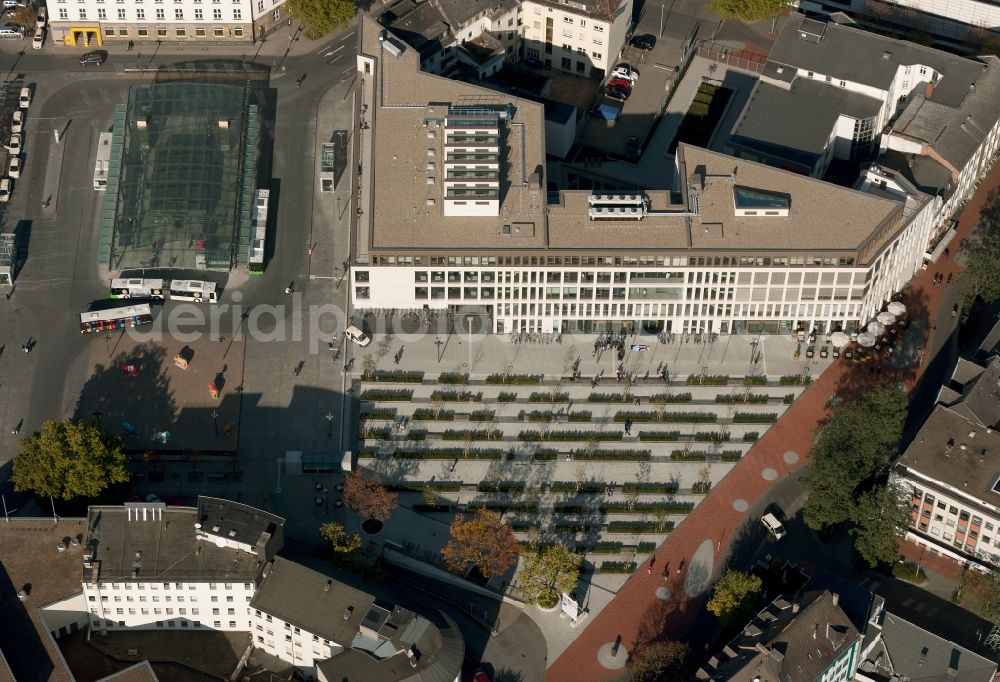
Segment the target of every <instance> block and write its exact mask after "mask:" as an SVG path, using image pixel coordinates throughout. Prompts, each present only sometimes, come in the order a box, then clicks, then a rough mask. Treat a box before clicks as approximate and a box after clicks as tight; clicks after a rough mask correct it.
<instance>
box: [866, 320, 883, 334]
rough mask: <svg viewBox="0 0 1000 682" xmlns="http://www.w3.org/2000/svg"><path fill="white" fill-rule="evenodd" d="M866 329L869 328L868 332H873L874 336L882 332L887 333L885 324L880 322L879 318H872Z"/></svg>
mask: <svg viewBox="0 0 1000 682" xmlns="http://www.w3.org/2000/svg"><path fill="white" fill-rule="evenodd" d="M865 329H867V330H868V333H869V334H872V335H873V336H881V335H882V334H884V333H885V325H884V324H882V323H881V322H879V321H878V320H872V321H871V322H869V323H868V326H867V327H865Z"/></svg>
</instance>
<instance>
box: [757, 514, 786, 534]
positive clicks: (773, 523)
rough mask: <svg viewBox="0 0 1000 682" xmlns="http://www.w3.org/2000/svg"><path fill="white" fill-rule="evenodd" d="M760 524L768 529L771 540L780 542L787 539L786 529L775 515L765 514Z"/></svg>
mask: <svg viewBox="0 0 1000 682" xmlns="http://www.w3.org/2000/svg"><path fill="white" fill-rule="evenodd" d="M760 522H761V523H762V524H764V528H766V529H767V532H768V534H769V535H770V536H771V539H773V540H780V539H781V538H783V537H785V535H786V533H785V527H784V526H782V525H781V521H779V520H778V517H777V516H775V515H774V514H771V513H770V512H769V513H767V514H764V516H762V517H761V518H760Z"/></svg>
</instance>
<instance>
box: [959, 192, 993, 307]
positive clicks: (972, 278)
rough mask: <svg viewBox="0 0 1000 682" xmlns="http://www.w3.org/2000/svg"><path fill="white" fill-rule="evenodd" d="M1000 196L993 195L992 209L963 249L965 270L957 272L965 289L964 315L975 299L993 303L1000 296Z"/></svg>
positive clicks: (962, 288) (981, 220)
mask: <svg viewBox="0 0 1000 682" xmlns="http://www.w3.org/2000/svg"><path fill="white" fill-rule="evenodd" d="M998 208H1000V198H997V199H994V201H993V205H992V206H991V207H990V210H988V211H984V212H983V213H984V215H983V217H982V218H981V219H980V221H979V225H978V227H977V228H976V231H975V232H974V233H973V234H972V236H971V237H970V238H969V239H967V240H966V241H965V246H963V247H962V252H963V254H964V256H965V271H964V272H962V273H961V274H960V275H959V276H958V285H959V291H961V292H962V310H963V311H964V312H963V315H968V313H969V311H970V310H972V304H973V303H975V301H976V299H977V298H979V299H982V300H983V301H984V302H985V303H992V302H993V301H996V300H997V299H1000V268H997V263H1000V221H998V220H997V216H996V215H995V213H997V209H998Z"/></svg>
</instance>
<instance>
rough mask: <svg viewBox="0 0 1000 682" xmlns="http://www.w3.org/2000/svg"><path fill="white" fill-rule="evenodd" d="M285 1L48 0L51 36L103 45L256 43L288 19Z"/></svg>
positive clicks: (82, 44) (65, 41) (75, 43)
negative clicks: (168, 42) (167, 42)
mask: <svg viewBox="0 0 1000 682" xmlns="http://www.w3.org/2000/svg"><path fill="white" fill-rule="evenodd" d="M284 2H285V0H171V1H170V2H166V1H165V0H130V1H129V2H126V1H125V0H78V1H77V0H74V1H73V2H70V1H69V0H46V7H47V10H48V16H49V31H51V34H52V39H53V40H54V41H57V42H61V43H63V44H65V45H69V46H76V47H89V48H93V47H99V46H101V45H104V44H105V43H119V44H121V43H127V42H129V41H133V42H135V43H137V44H139V46H140V47H141V45H142V43H144V42H165V41H170V42H235V43H248V44H249V43H255V42H257V41H258V40H259V39H260V38H262V37H263V35H264V33H265V32H266V31H267V30H269V29H270V28H272V27H274V26H275V25H277V24H279V23H284V22H286V21H287V20H288V16H287V15H286V14H285V13H284V8H283V5H284Z"/></svg>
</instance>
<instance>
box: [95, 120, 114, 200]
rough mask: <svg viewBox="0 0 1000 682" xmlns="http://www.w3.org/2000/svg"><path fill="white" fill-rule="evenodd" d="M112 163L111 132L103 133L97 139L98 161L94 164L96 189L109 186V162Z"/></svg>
mask: <svg viewBox="0 0 1000 682" xmlns="http://www.w3.org/2000/svg"><path fill="white" fill-rule="evenodd" d="M109 163H111V133H101V135H100V137H99V138H98V140H97V163H96V164H94V189H98V190H102V191H103V190H106V189H107V188H108V164H109Z"/></svg>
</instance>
